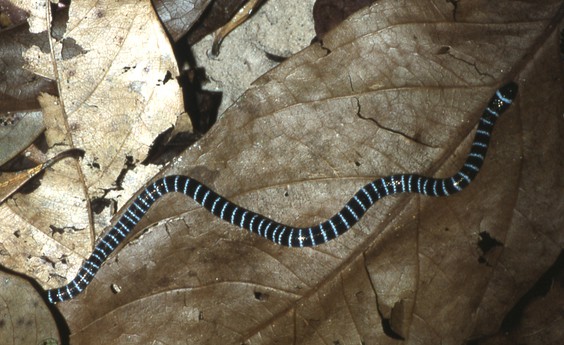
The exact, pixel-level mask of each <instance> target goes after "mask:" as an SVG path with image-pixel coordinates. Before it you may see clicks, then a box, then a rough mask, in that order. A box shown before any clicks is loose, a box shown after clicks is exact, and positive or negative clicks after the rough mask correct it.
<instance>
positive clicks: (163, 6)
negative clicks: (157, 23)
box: [153, 0, 210, 41]
mask: <svg viewBox="0 0 564 345" xmlns="http://www.w3.org/2000/svg"><path fill="white" fill-rule="evenodd" d="M209 3H210V0H153V4H154V5H155V11H157V14H158V16H159V18H160V19H161V20H162V22H163V25H164V26H165V27H166V30H167V31H168V33H169V34H170V36H171V37H172V39H173V40H175V41H178V40H179V39H180V38H181V37H182V36H184V35H185V34H186V33H187V32H188V30H190V28H192V26H193V25H194V23H195V22H196V21H197V20H198V19H199V18H200V16H201V15H202V13H203V12H204V11H205V9H206V8H207V7H208V4H209Z"/></svg>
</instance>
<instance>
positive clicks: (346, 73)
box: [58, 0, 564, 344]
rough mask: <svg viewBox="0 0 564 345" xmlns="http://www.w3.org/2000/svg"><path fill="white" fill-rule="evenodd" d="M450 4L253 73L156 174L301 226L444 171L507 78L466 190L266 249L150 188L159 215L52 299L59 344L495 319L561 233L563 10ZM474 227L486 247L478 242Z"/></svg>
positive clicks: (397, 4) (419, 335)
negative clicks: (506, 102) (509, 87)
mask: <svg viewBox="0 0 564 345" xmlns="http://www.w3.org/2000/svg"><path fill="white" fill-rule="evenodd" d="M455 10H456V12H457V13H456V16H453V6H452V4H450V3H447V2H444V1H424V2H421V1H419V2H415V1H407V0H405V1H378V2H376V3H375V4H374V5H372V6H371V7H370V8H368V9H365V10H362V11H360V12H359V13H356V14H355V15H353V16H352V17H350V18H348V19H347V20H345V21H344V22H343V23H342V24H341V25H340V26H339V27H338V28H336V29H335V30H333V31H331V32H330V33H328V34H327V35H326V36H325V38H324V40H323V46H321V45H319V44H314V45H312V46H311V47H309V48H307V49H305V50H304V51H302V52H300V53H298V54H296V55H294V56H293V57H292V58H290V59H288V60H287V61H286V62H284V63H283V64H281V65H280V66H279V67H277V68H276V69H274V70H272V71H270V72H268V73H267V74H266V75H264V76H263V77H261V78H260V79H259V80H257V82H256V83H255V84H254V86H253V87H252V88H250V89H249V90H248V91H247V92H246V93H245V94H244V96H243V97H242V98H241V99H240V100H239V101H238V102H237V103H236V104H235V105H233V106H232V107H231V108H230V109H229V111H228V112H227V113H226V114H225V116H224V117H223V118H222V119H221V120H220V121H219V122H218V124H217V125H216V126H215V127H214V128H213V129H212V130H211V131H210V132H209V133H208V134H207V135H206V136H205V137H204V138H203V139H202V140H201V141H200V142H199V143H198V144H197V145H195V146H193V147H191V148H190V149H189V150H187V151H186V152H185V153H184V154H182V155H181V156H180V157H179V158H178V159H177V160H175V161H174V163H173V164H172V165H171V166H169V167H167V169H165V170H164V171H163V172H162V173H161V174H174V173H182V174H187V175H190V176H193V177H195V178H197V179H199V180H201V181H203V182H205V183H206V184H207V185H209V186H211V187H212V188H213V189H214V190H217V191H218V192H219V193H221V194H223V195H225V196H226V197H228V198H230V199H231V200H233V201H235V202H237V203H239V204H241V205H242V206H245V207H247V208H250V209H253V210H256V211H258V212H260V213H262V214H265V215H267V216H270V217H273V218H274V219H276V220H279V221H282V222H286V223H289V224H292V225H298V226H299V225H307V224H314V223H316V222H318V221H320V220H323V219H326V218H327V217H328V216H330V215H332V214H334V213H335V212H336V211H337V210H338V209H339V208H340V207H341V206H342V205H343V203H344V202H346V201H347V200H348V199H349V198H350V196H351V195H352V194H353V193H354V192H355V191H356V190H357V189H358V188H359V187H361V186H363V185H364V184H365V183H367V182H368V181H370V180H372V179H374V178H375V177H380V176H385V175H390V174H393V173H402V172H415V173H419V174H425V175H432V176H449V175H451V174H453V173H454V172H456V171H457V169H458V168H459V167H460V165H461V163H462V162H463V160H464V159H465V156H466V154H467V152H468V147H469V145H470V141H471V140H472V137H473V129H474V128H475V124H476V122H477V120H478V118H479V116H480V115H481V112H482V110H483V108H484V106H485V105H486V103H487V101H488V99H489V98H490V97H491V95H492V94H493V92H494V91H495V89H496V88H497V87H498V86H499V85H501V83H503V82H504V81H507V80H509V79H512V80H515V81H517V82H518V83H519V85H520V93H519V96H518V98H517V100H516V101H515V102H514V104H513V105H512V107H511V109H510V110H509V111H508V112H507V113H506V114H504V115H503V117H502V118H501V119H500V120H499V122H498V124H497V125H496V126H497V127H496V129H495V131H494V137H493V139H492V144H491V149H490V151H489V154H488V157H487V159H486V162H485V165H484V167H483V170H482V172H481V173H480V175H479V176H478V178H477V180H476V181H475V182H473V184H472V185H471V186H470V187H469V188H468V189H466V190H464V191H463V192H462V193H460V194H458V195H454V196H451V197H448V198H437V199H432V198H428V197H423V196H419V195H403V196H394V197H389V198H386V199H384V200H382V201H381V202H379V203H378V205H376V206H375V207H374V208H373V209H372V210H371V211H370V212H368V214H367V215H365V217H364V218H363V220H362V221H361V222H360V223H359V224H358V226H356V227H354V228H353V229H351V230H350V231H349V232H348V233H347V234H346V235H343V236H342V237H340V238H338V239H337V240H335V241H332V242H330V243H329V244H327V245H323V246H320V247H316V248H312V249H296V248H293V249H290V248H284V247H280V246H276V245H274V244H272V243H270V242H268V241H266V240H264V239H262V238H259V237H257V236H254V235H252V234H248V233H246V232H240V231H237V230H236V229H235V228H234V227H232V226H230V225H228V224H226V223H224V222H222V221H220V220H218V219H217V218H215V217H213V216H212V215H210V214H209V213H207V211H205V210H203V209H201V208H199V207H196V206H195V203H193V202H191V201H189V200H186V197H184V196H181V195H173V196H165V197H163V198H162V199H161V200H160V201H159V202H157V204H156V205H154V206H153V209H152V210H151V211H149V214H148V215H147V219H146V221H145V224H148V223H150V222H151V221H152V220H158V219H162V218H166V217H171V218H170V219H168V220H167V221H165V222H162V223H160V224H158V225H156V226H153V227H150V228H149V229H148V230H146V231H144V232H142V233H141V234H142V235H140V236H138V238H137V239H135V240H133V241H132V242H130V243H129V244H128V245H127V246H125V247H124V248H123V250H122V251H120V252H119V253H118V254H117V255H115V256H114V257H112V258H111V259H110V260H109V261H108V262H107V263H106V264H105V265H104V267H103V269H102V270H101V271H100V272H99V274H98V275H97V277H96V279H95V280H94V282H93V283H92V284H91V285H90V286H89V287H88V288H87V289H86V291H85V293H83V294H81V295H80V296H79V297H77V298H76V299H75V300H72V301H69V302H65V303H61V304H59V305H58V308H59V309H60V310H61V312H62V313H63V315H64V316H65V318H66V320H67V321H68V324H69V327H70V331H71V333H72V334H71V341H72V342H73V343H80V344H94V343H95V344H98V343H104V344H119V343H125V342H128V343H138V344H146V343H193V344H201V343H207V344H328V343H329V344H351V343H352V344H395V343H398V340H397V339H398V337H401V338H403V339H404V340H403V341H402V343H410V344H413V343H418V344H439V343H446V344H462V343H467V342H469V341H470V340H473V339H478V338H483V337H487V336H488V335H491V334H496V333H497V331H498V330H499V327H500V324H501V322H502V320H503V318H504V316H505V315H506V314H507V313H508V311H509V310H510V309H511V308H512V306H513V305H514V304H515V303H516V302H517V301H518V300H519V299H520V297H521V296H522V295H523V294H524V293H525V292H526V291H527V290H528V289H529V288H530V287H531V286H532V285H533V284H534V282H535V281H536V280H537V279H538V277H539V276H540V275H541V274H542V273H543V272H544V270H546V269H547V267H550V265H551V264H552V263H553V262H554V261H555V260H556V258H557V257H558V255H559V253H560V252H561V250H562V246H563V243H564V238H563V234H562V231H561V229H562V226H563V224H564V216H563V215H564V202H563V200H562V195H563V192H564V190H563V189H564V181H563V177H562V176H563V175H562V174H561V172H562V171H563V170H564V169H563V168H564V167H563V163H562V160H561V157H562V156H563V154H564V152H563V150H564V142H563V140H564V125H563V122H562V121H561V115H562V113H563V112H564V108H563V104H562V102H561V100H562V97H563V95H564V89H563V86H562V83H561V80H562V76H561V75H558V76H555V71H561V68H560V60H559V59H560V57H559V55H558V49H557V45H558V35H559V31H560V30H561V29H562V25H563V24H562V18H563V13H564V10H563V5H562V3H561V1H545V2H544V3H543V4H542V5H541V4H538V3H534V4H533V3H522V2H521V3H515V2H511V1H496V2H490V1H477V2H472V3H470V2H457V6H456V8H455ZM454 18H456V21H455V20H454ZM556 73H560V72H556ZM485 234H487V238H490V239H491V240H492V241H493V242H494V243H496V245H495V246H484V245H483V243H482V241H483V240H484V238H485V237H486V235H485ZM115 286H119V289H115V288H112V287H115ZM123 320H127V321H125V322H124V321H123Z"/></svg>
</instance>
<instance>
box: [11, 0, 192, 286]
mask: <svg viewBox="0 0 564 345" xmlns="http://www.w3.org/2000/svg"><path fill="white" fill-rule="evenodd" d="M21 6H26V7H25V8H26V10H28V11H30V13H31V15H30V16H31V17H33V22H34V24H33V29H32V28H29V30H32V31H33V30H38V28H39V27H40V25H39V23H43V25H44V28H43V32H48V33H49V36H47V37H49V39H50V41H47V44H43V45H40V44H34V43H31V44H28V45H27V46H25V45H24V46H23V47H24V48H25V49H23V50H22V52H21V57H22V58H23V60H24V61H25V63H22V64H21V65H23V68H24V69H26V70H27V71H28V72H29V73H31V74H32V75H41V76H44V77H46V78H50V79H52V80H54V81H55V82H56V83H57V89H58V95H43V97H42V102H41V106H42V110H43V113H44V115H45V122H46V132H45V137H44V140H43V141H42V142H40V143H39V144H38V145H39V146H41V145H43V146H42V147H41V149H43V150H45V151H47V152H48V153H47V154H46V155H47V156H48V157H52V156H54V155H56V154H57V153H59V152H62V151H64V150H67V149H69V148H80V149H82V150H84V151H85V157H84V159H83V160H81V161H80V162H70V161H63V162H61V163H60V164H57V165H55V166H53V168H52V169H50V170H49V171H47V173H46V174H44V176H42V178H41V180H35V182H34V184H30V185H28V186H27V187H28V189H27V190H25V191H23V192H22V193H16V194H14V195H13V196H12V197H11V198H10V199H8V200H7V201H6V202H5V203H4V204H2V205H1V206H0V219H2V221H0V241H2V242H3V243H10V249H9V255H6V256H2V257H0V263H2V264H3V265H6V266H7V267H10V268H12V269H14V270H17V271H19V272H23V273H25V274H28V275H30V276H33V277H35V278H37V279H38V280H39V281H41V282H42V283H44V284H45V283H46V284H51V285H58V284H60V283H61V282H64V281H65V280H67V279H69V278H70V276H71V275H72V274H74V270H75V269H76V268H77V267H78V266H79V265H80V263H81V262H82V260H83V258H84V256H85V255H87V254H88V253H89V252H90V251H91V249H92V244H93V243H94V242H95V240H96V238H97V236H98V234H99V233H100V232H101V231H102V230H103V229H104V228H105V227H106V226H107V225H108V224H109V220H110V218H111V217H112V215H113V211H114V208H112V207H102V208H101V209H100V210H98V209H96V208H95V204H96V200H100V199H103V198H104V197H105V196H106V195H107V194H109V193H113V197H114V198H115V200H114V202H116V203H117V205H116V206H115V207H120V206H121V205H122V203H124V202H126V201H127V200H128V199H129V198H130V196H131V194H132V193H133V192H134V191H135V190H137V189H138V188H139V186H141V185H142V184H143V182H144V181H145V180H146V179H148V178H150V177H151V176H153V175H154V173H155V169H154V168H153V169H147V168H143V169H138V170H137V171H136V172H135V175H136V176H137V177H138V180H136V181H134V187H131V186H126V185H125V184H126V183H125V182H124V185H121V180H120V179H121V175H122V174H123V171H124V169H133V167H134V166H135V165H136V164H137V163H139V162H140V161H143V160H144V159H145V158H146V157H147V154H148V152H149V149H150V146H151V145H152V143H153V142H154V141H155V139H156V138H157V137H158V136H159V135H160V134H161V133H163V132H164V131H166V130H169V129H170V128H171V127H172V126H173V125H174V124H175V123H176V120H177V117H179V116H186V114H184V112H183V104H182V94H181V92H180V89H179V85H178V83H177V82H176V80H175V78H176V77H177V76H178V68H177V65H176V60H175V57H174V54H173V52H172V49H171V47H170V43H169V41H168V39H167V36H166V34H165V33H164V31H163V29H162V27H161V26H160V22H159V20H158V18H157V17H156V15H155V13H154V10H153V9H152V7H151V4H150V1H149V0H144V1H134V0H131V1H120V2H112V1H109V2H104V1H103V2H100V1H79V2H72V3H71V4H70V5H69V4H68V3H67V2H61V3H59V4H57V5H56V6H50V3H49V2H45V1H42V0H41V1H40V0H37V1H34V2H32V3H31V4H30V3H29V2H27V3H26V4H25V5H21ZM41 11H43V12H41ZM42 18H43V19H42ZM31 20H32V19H31V18H30V19H29V21H31ZM42 20H43V21H42ZM35 32H37V31H35ZM1 34H2V35H9V31H5V32H2V33H1ZM118 177H119V178H118ZM129 182H130V181H127V183H129ZM118 192H121V193H118ZM14 229H17V230H18V231H20V233H21V235H22V237H21V238H25V239H26V240H25V241H23V240H21V238H17V237H14V235H13V233H14Z"/></svg>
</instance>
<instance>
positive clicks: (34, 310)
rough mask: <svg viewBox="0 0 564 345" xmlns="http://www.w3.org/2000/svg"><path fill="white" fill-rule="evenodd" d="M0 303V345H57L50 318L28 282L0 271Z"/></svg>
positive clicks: (54, 326)
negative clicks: (0, 344)
mask: <svg viewBox="0 0 564 345" xmlns="http://www.w3.org/2000/svg"><path fill="white" fill-rule="evenodd" d="M0 247H1V244H0ZM1 251H2V249H1V248H0V252H1ZM0 301H2V302H1V303H0V339H2V345H22V344H45V345H52V344H53V345H54V344H60V343H61V339H60V336H59V331H58V330H57V325H56V323H55V320H54V319H53V315H52V314H51V312H50V311H49V308H48V307H47V306H46V305H45V303H44V302H43V299H42V298H41V296H40V295H39V294H38V293H37V290H36V289H35V288H33V287H32V286H31V284H30V283H29V282H28V281H26V280H25V279H23V278H21V277H18V276H16V275H13V274H8V273H5V272H3V271H0Z"/></svg>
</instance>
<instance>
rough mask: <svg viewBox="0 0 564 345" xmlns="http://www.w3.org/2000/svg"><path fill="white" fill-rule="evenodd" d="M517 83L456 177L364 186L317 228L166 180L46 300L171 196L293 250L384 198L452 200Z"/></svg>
mask: <svg viewBox="0 0 564 345" xmlns="http://www.w3.org/2000/svg"><path fill="white" fill-rule="evenodd" d="M517 89H518V87H517V84H515V83H513V82H510V83H508V84H506V85H504V86H503V87H502V88H500V89H499V90H497V91H496V93H495V95H494V96H493V97H492V98H491V100H490V101H489V103H488V106H487V107H486V108H485V110H484V112H483V114H482V117H481V118H480V121H479V124H478V129H477V130H476V134H475V137H474V141H473V142H472V147H471V149H470V153H469V154H468V157H467V158H466V162H465V163H464V165H463V166H462V168H461V169H460V171H458V172H457V173H456V174H455V175H453V176H451V177H448V178H444V179H440V178H439V179H436V178H431V177H425V176H420V175H414V174H402V175H391V176H386V177H383V178H379V179H376V180H374V181H373V182H371V183H369V184H367V185H365V186H364V187H362V188H361V189H360V190H359V191H358V192H356V194H355V195H354V196H353V197H352V198H351V199H350V200H349V201H348V202H347V203H346V204H345V205H344V206H343V208H342V209H341V210H340V211H339V212H338V213H336V214H335V215H334V216H332V217H331V218H329V219H328V220H326V221H325V222H322V223H320V224H318V225H315V226H312V227H304V228H297V227H292V226H288V225H284V224H280V223H278V222H275V221H274V220H272V219H269V218H267V217H265V216H262V215H260V214H257V213H255V212H252V211H249V210H247V209H245V208H243V207H240V206H238V205H236V204H234V203H232V202H230V201H229V200H227V199H225V198H224V197H222V196H220V195H218V194H217V193H216V192H214V191H213V190H211V189H210V188H208V187H207V186H205V185H204V184H202V183H200V182H198V181H196V180H194V179H192V178H190V177H187V176H182V175H172V176H166V177H163V178H161V179H158V180H156V181H155V182H153V183H152V184H151V185H149V186H148V187H147V188H145V190H144V191H143V192H141V194H139V195H138V196H137V198H136V199H135V201H134V202H133V203H132V204H131V205H130V206H129V208H128V209H127V210H126V211H125V212H124V213H123V215H122V216H121V218H120V219H119V220H118V221H117V223H116V224H115V225H114V226H113V228H112V229H111V230H110V231H108V232H107V233H106V234H105V235H104V236H103V237H102V238H101V239H100V241H99V242H98V243H97V244H96V246H95V248H94V251H93V252H92V254H91V255H90V257H89V258H88V259H87V260H86V261H85V262H84V263H83V265H82V267H81V268H80V270H79V271H78V274H77V275H76V277H75V278H74V279H73V280H72V281H71V282H69V283H68V284H67V285H65V286H62V287H60V288H56V289H51V290H47V299H48V300H49V302H51V303H57V302H62V301H66V300H69V299H72V298H73V297H75V296H76V295H78V294H79V293H80V292H82V291H83V290H84V289H85V288H86V286H87V285H88V284H90V282H91V281H92V280H93V278H94V276H95V275H96V273H97V272H98V270H99V269H100V266H101V265H102V264H103V263H104V261H105V260H106V259H107V258H108V256H109V255H110V254H111V253H112V252H113V251H114V250H115V249H116V248H117V246H118V245H119V244H120V243H121V242H123V241H124V240H125V238H126V237H127V235H128V234H129V232H131V230H132V229H133V228H134V227H135V225H137V223H138V222H139V221H140V220H141V218H142V217H143V216H144V215H145V213H147V211H148V210H149V208H150V207H151V205H152V204H153V203H154V202H155V201H156V200H157V199H159V198H160V197H161V196H163V195H164V194H166V193H169V192H179V193H183V194H185V195H187V196H189V197H190V198H192V199H194V201H196V202H197V203H198V204H200V205H202V206H203V207H204V208H205V209H207V210H208V211H210V212H211V213H212V214H213V215H215V216H216V217H219V218H221V219H223V220H225V221H228V222H230V223H231V224H233V225H236V226H238V227H241V228H244V229H247V230H249V231H250V232H254V233H257V234H258V235H259V236H262V237H264V238H267V239H269V240H271V241H272V242H274V243H277V244H280V245H284V246H288V247H310V246H316V245H319V244H322V243H325V242H328V241H330V240H332V239H334V238H336V237H338V236H340V235H342V234H343V233H345V232H346V231H347V230H349V229H350V228H351V227H352V226H353V225H355V224H356V223H357V222H358V221H359V220H360V219H361V218H362V216H363V215H364V214H365V213H366V212H367V210H368V209H369V208H370V207H371V206H372V205H374V204H375V203H376V202H377V201H378V200H380V199H381V198H383V197H385V196H388V195H393V194H399V193H419V194H423V195H428V196H448V195H451V194H454V193H457V192H460V191H461V190H462V189H463V188H465V187H466V186H468V185H469V184H470V182H471V181H472V180H473V179H474V178H475V177H476V175H477V174H478V172H479V170H480V168H481V166H482V163H483V162H484V159H485V156H486V151H487V149H488V144H489V141H490V136H491V133H492V130H493V127H494V124H495V121H496V120H497V118H498V117H499V115H500V114H501V113H502V112H503V111H505V110H506V109H507V108H508V107H509V105H510V104H511V102H512V101H513V99H514V98H515V96H516V94H517Z"/></svg>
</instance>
